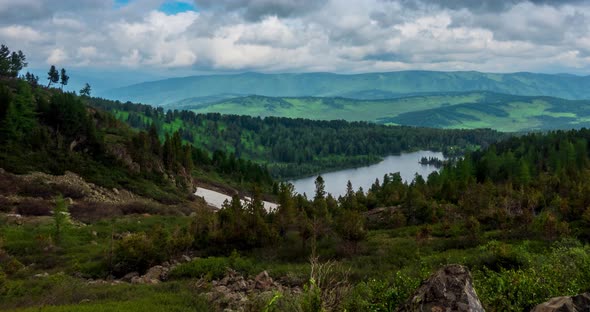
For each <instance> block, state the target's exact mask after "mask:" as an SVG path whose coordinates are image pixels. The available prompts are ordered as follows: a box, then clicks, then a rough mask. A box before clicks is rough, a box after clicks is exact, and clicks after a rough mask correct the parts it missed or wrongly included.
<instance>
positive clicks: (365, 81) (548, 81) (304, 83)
mask: <svg viewBox="0 0 590 312" xmlns="http://www.w3.org/2000/svg"><path fill="white" fill-rule="evenodd" d="M475 90H480V91H491V92H498V93H507V94H516V95H546V96H555V97H561V98H566V99H588V98H590V77H589V76H583V77H582V76H574V75H548V74H534V73H511V74H490V73H480V72H472V71H470V72H432V71H400V72H388V73H368V74H355V75H339V74H331V73H302V74H260V73H243V74H235V75H210V76H192V77H182V78H173V79H166V80H159V81H153V82H145V83H140V84H136V85H132V86H128V87H123V88H119V89H114V90H110V91H107V92H104V93H103V94H100V95H101V96H103V97H107V98H111V99H118V100H121V101H132V102H141V103H146V104H152V105H165V104H170V103H174V102H177V101H181V100H184V99H188V98H202V97H209V96H219V95H224V94H233V95H244V96H245V95H263V96H285V97H302V96H317V97H348V98H358V99H383V98H392V97H398V96H402V95H408V94H417V93H428V92H465V91H475ZM236 113H237V112H236Z"/></svg>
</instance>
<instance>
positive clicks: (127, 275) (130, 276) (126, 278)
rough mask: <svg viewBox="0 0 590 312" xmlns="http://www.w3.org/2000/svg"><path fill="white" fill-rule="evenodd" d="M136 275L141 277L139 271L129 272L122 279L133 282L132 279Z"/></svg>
mask: <svg viewBox="0 0 590 312" xmlns="http://www.w3.org/2000/svg"><path fill="white" fill-rule="evenodd" d="M134 277H139V273H137V272H131V273H127V274H125V276H123V278H121V280H122V281H124V282H128V283H131V280H132V279H133V278H134Z"/></svg>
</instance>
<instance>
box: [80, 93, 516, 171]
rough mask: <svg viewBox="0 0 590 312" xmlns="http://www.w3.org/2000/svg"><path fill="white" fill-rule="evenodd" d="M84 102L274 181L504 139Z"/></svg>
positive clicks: (491, 134)
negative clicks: (250, 165) (257, 166)
mask: <svg viewBox="0 0 590 312" xmlns="http://www.w3.org/2000/svg"><path fill="white" fill-rule="evenodd" d="M89 103H90V104H91V105H92V106H94V107H97V108H101V109H104V110H107V111H110V112H112V113H113V114H115V115H116V116H117V117H118V118H119V119H120V120H123V121H125V122H127V123H128V124H129V125H131V126H132V127H134V128H137V129H149V128H150V127H151V126H152V125H155V127H156V128H157V129H160V135H164V133H169V132H172V131H179V132H180V134H181V138H182V139H183V140H184V141H185V142H190V143H192V144H194V145H195V146H199V147H202V148H203V149H205V150H208V151H209V152H211V153H212V152H214V151H216V150H224V151H227V152H230V153H232V154H235V155H236V157H241V158H245V159H250V160H252V161H256V162H258V163H262V164H265V165H266V166H267V168H268V170H269V171H270V172H271V174H272V175H273V176H274V177H277V178H291V177H297V176H303V175H313V174H317V173H319V172H324V171H327V170H330V169H339V168H346V167H355V166H361V165H366V164H369V163H374V162H377V161H378V160H379V159H380V158H381V157H383V156H387V155H391V154H399V153H401V152H407V151H415V150H433V151H442V152H443V153H444V154H445V155H447V156H456V155H458V154H462V153H463V152H464V151H465V150H470V149H477V148H481V147H486V146H488V145H489V144H490V143H492V142H495V141H497V140H499V139H501V138H503V137H506V135H505V134H502V133H499V132H496V131H493V130H489V129H477V130H440V129H430V128H415V127H405V126H401V127H397V126H383V125H376V124H373V123H369V122H346V121H341V120H333V121H313V120H307V119H289V118H276V117H266V118H259V117H250V116H239V115H220V114H216V113H210V114H195V113H193V112H190V111H177V110H173V111H172V110H168V111H165V110H164V109H163V108H162V107H158V108H155V107H152V106H149V105H138V104H132V103H130V102H127V103H120V102H115V101H109V100H104V99H98V98H91V99H89Z"/></svg>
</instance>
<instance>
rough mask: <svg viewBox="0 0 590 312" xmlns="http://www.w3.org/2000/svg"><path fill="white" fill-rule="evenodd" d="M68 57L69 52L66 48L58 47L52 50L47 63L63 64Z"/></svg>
mask: <svg viewBox="0 0 590 312" xmlns="http://www.w3.org/2000/svg"><path fill="white" fill-rule="evenodd" d="M67 58H68V55H67V53H66V52H65V51H64V50H62V49H59V48H57V49H53V50H51V52H50V53H49V56H48V57H47V60H46V61H45V62H46V63H47V64H51V65H56V64H61V63H62V62H64V61H65V60H67Z"/></svg>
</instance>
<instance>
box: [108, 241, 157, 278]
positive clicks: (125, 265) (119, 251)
mask: <svg viewBox="0 0 590 312" xmlns="http://www.w3.org/2000/svg"><path fill="white" fill-rule="evenodd" d="M114 253H115V259H114V260H115V267H114V268H113V271H114V273H115V274H117V275H124V274H126V273H128V272H134V271H136V272H139V273H143V272H145V271H147V269H149V268H150V267H152V266H154V265H156V264H158V263H160V262H162V261H163V260H164V254H163V252H162V251H161V250H158V248H156V246H154V244H153V242H152V240H151V239H150V237H148V236H147V235H146V233H133V234H129V235H127V236H125V237H124V238H123V239H121V240H120V241H119V242H117V245H116V247H115V252H114Z"/></svg>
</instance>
